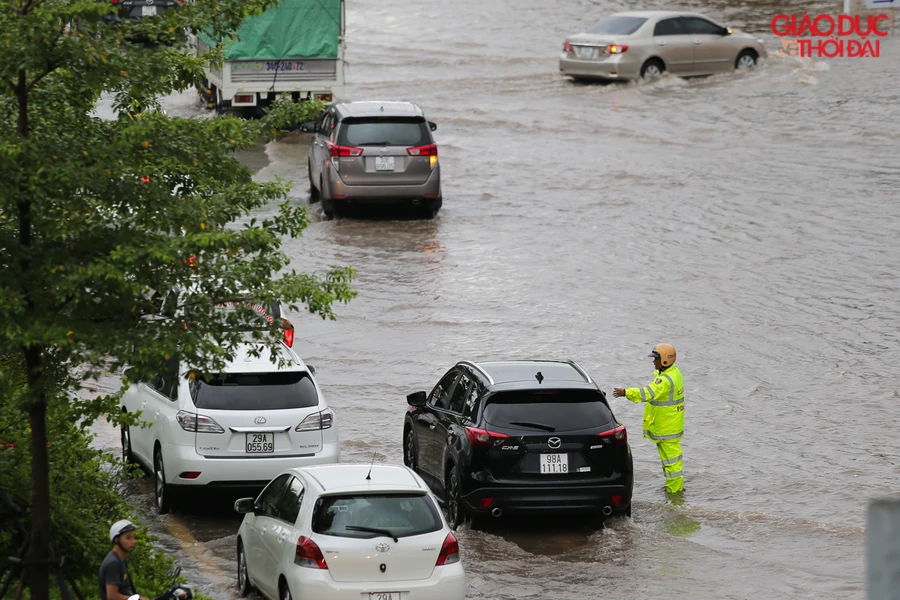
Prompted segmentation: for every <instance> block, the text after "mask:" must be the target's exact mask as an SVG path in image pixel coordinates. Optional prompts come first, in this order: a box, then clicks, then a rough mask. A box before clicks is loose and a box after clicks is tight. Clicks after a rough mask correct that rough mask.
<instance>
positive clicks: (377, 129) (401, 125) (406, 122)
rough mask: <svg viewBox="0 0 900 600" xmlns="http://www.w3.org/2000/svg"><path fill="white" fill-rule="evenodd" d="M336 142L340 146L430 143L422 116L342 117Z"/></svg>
mask: <svg viewBox="0 0 900 600" xmlns="http://www.w3.org/2000/svg"><path fill="white" fill-rule="evenodd" d="M337 143H338V144H340V145H341V146H407V147H411V146H425V145H427V144H430V143H431V136H430V135H429V132H428V125H427V124H426V123H425V119H422V118H404V117H381V118H379V117H372V118H354V119H344V121H343V123H342V124H341V129H340V131H339V132H338V140H337Z"/></svg>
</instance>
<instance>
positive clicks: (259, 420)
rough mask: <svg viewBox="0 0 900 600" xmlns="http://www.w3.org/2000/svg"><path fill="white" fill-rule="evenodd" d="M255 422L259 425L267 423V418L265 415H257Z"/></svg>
mask: <svg viewBox="0 0 900 600" xmlns="http://www.w3.org/2000/svg"><path fill="white" fill-rule="evenodd" d="M253 422H254V423H256V424H257V425H265V424H266V418H265V417H256V419H254V420H253Z"/></svg>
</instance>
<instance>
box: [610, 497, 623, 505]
mask: <svg viewBox="0 0 900 600" xmlns="http://www.w3.org/2000/svg"><path fill="white" fill-rule="evenodd" d="M612 501H613V504H615V505H616V506H622V504H624V502H625V499H624V498H623V497H622V496H619V495H615V494H614V495H613V497H612Z"/></svg>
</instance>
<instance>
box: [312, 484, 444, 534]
mask: <svg viewBox="0 0 900 600" xmlns="http://www.w3.org/2000/svg"><path fill="white" fill-rule="evenodd" d="M354 527H361V528H366V529H381V530H386V531H387V532H390V535H394V536H396V537H398V538H401V537H409V536H412V535H422V534H425V533H432V532H434V531H440V529H441V528H442V527H443V524H442V523H441V517H440V515H439V514H438V509H437V507H436V506H435V505H434V502H433V501H432V500H431V498H430V497H429V496H428V495H426V494H377V495H376V494H353V495H349V494H348V495H342V496H323V497H321V498H319V499H318V500H317V501H316V507H315V509H314V512H313V521H312V529H313V531H314V532H316V533H320V534H322V535H333V536H336V537H348V538H361V539H369V538H374V537H377V536H379V535H384V534H383V533H376V532H373V531H359V530H357V529H354Z"/></svg>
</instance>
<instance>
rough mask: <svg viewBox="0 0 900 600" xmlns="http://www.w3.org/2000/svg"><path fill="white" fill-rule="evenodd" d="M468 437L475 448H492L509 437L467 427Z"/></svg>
mask: <svg viewBox="0 0 900 600" xmlns="http://www.w3.org/2000/svg"><path fill="white" fill-rule="evenodd" d="M466 437H467V438H469V441H470V442H472V445H474V446H490V445H491V444H496V443H497V442H500V441H502V440H505V439H506V438H508V437H509V436H508V435H506V434H504V433H495V432H493V431H485V430H484V429H475V428H474V427H466Z"/></svg>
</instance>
